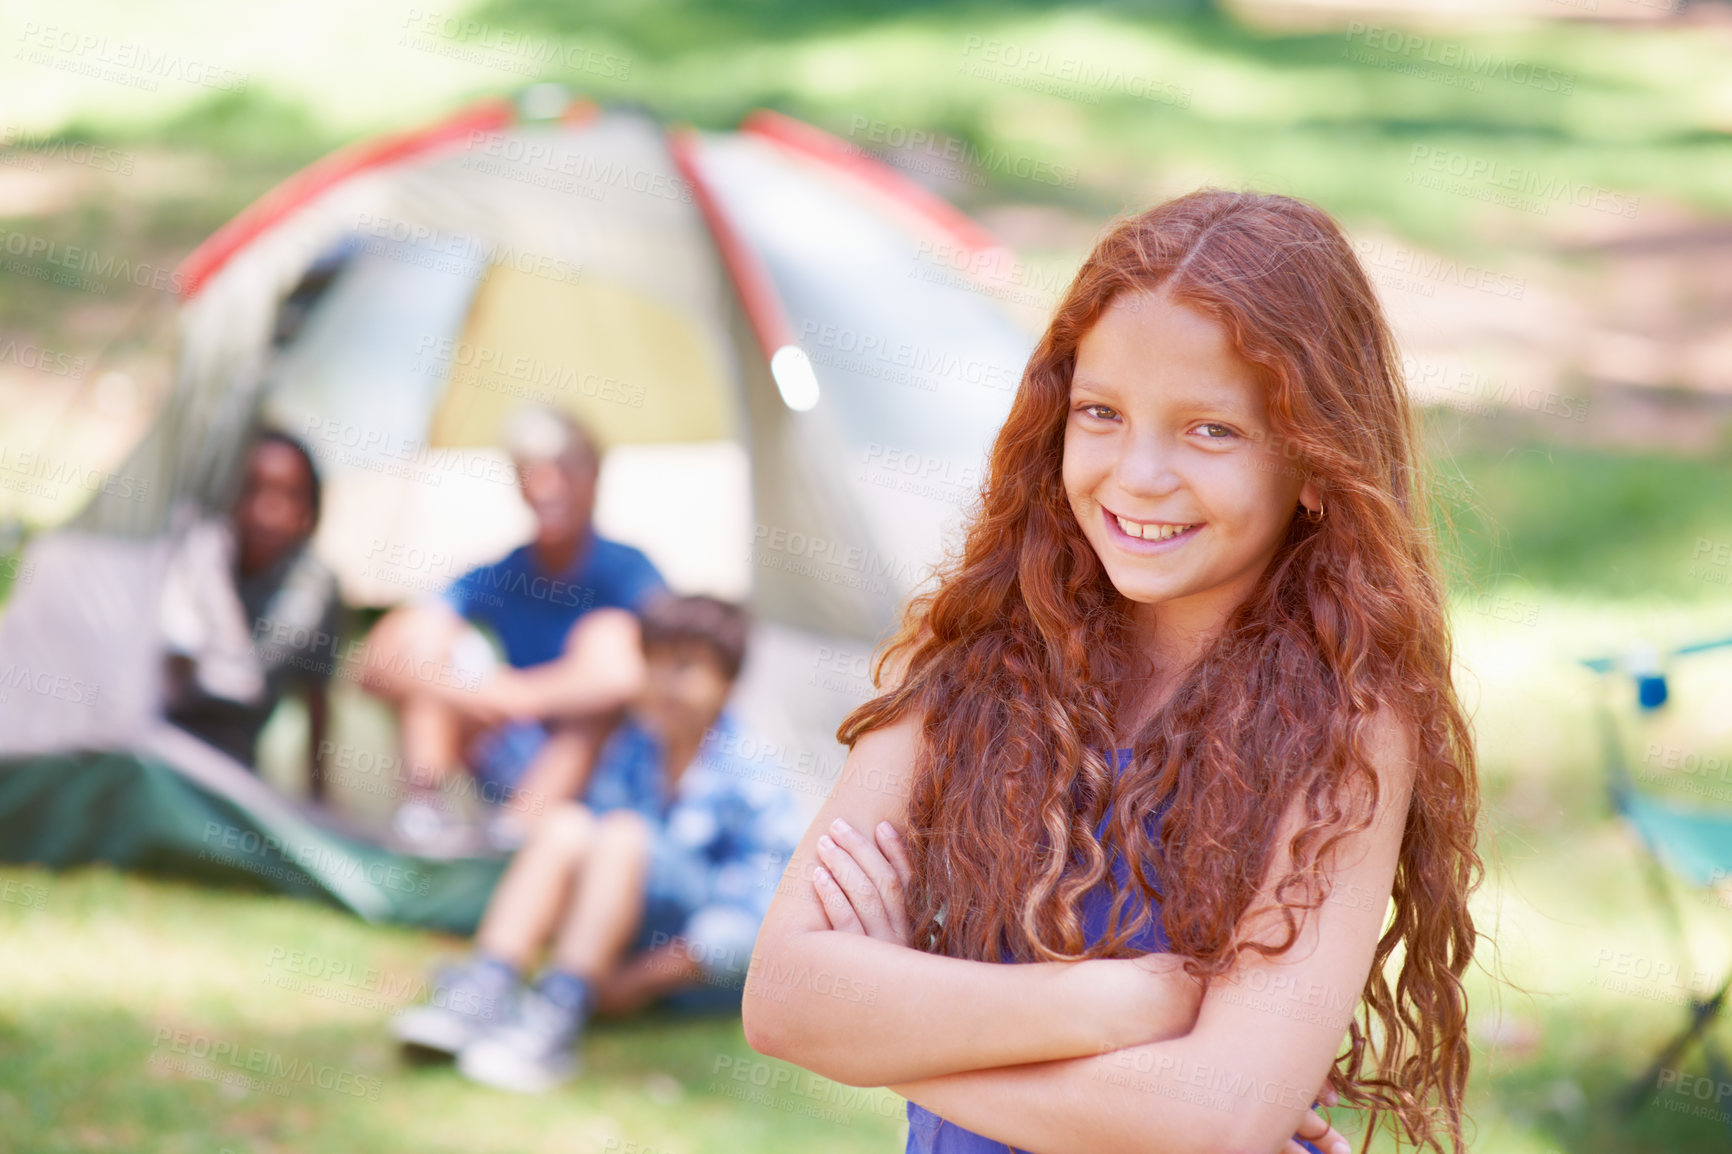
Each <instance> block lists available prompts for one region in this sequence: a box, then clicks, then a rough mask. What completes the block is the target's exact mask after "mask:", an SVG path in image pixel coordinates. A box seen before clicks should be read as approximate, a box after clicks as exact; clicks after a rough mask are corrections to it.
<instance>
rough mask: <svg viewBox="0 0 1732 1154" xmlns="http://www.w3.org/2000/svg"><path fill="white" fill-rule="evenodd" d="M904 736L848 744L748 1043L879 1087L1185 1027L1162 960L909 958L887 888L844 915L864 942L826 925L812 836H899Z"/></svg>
mask: <svg viewBox="0 0 1732 1154" xmlns="http://www.w3.org/2000/svg"><path fill="white" fill-rule="evenodd" d="M919 730H920V723H919V719H918V717H910V718H905V719H903V720H902V721H899V722H897V723H895V724H892V725H887V726H884V727H882V728H879V729H876V730H873V731H871V732H870V733H867V734H865V735H863V736H861V737H860V739H859V740H858V741H856V742H855V743H854V747H853V749H852V750H850V752H849V755H848V758H847V761H846V762H845V763H844V765H843V768H842V775H841V778H840V780H839V781H838V782H837V784H836V786H835V788H834V789H833V790H832V792H831V794H830V797H829V800H828V801H826V802H825V804H824V807H823V808H822V809H821V810H820V811H819V813H818V816H817V818H816V819H815V820H814V821H813V823H812V827H811V828H810V829H808V830H807V831H806V834H805V836H804V837H803V838H801V840H800V845H799V848H798V849H797V850H796V851H795V852H794V855H793V858H792V860H791V861H790V862H789V864H788V868H787V870H786V872H785V873H784V874H783V878H782V885H781V887H780V888H779V890H778V892H777V893H776V896H775V899H774V901H773V902H772V903H771V906H770V909H769V912H768V914H767V915H766V916H765V919H764V925H763V928H762V929H761V930H760V932H759V934H758V943H757V947H756V949H755V950H754V951H753V954H752V962H751V966H750V968H749V970H748V974H747V980H746V990H745V999H744V1005H743V1007H742V1017H743V1022H744V1025H745V1030H746V1038H747V1041H748V1042H750V1044H751V1045H752V1047H753V1048H754V1049H756V1050H757V1051H759V1052H760V1053H763V1054H769V1055H772V1056H774V1057H778V1058H783V1059H786V1060H787V1061H790V1062H793V1063H795V1064H796V1065H799V1066H802V1067H804V1068H806V1069H808V1070H811V1071H813V1072H815V1073H818V1074H822V1075H824V1076H825V1077H828V1078H832V1079H834V1080H836V1081H839V1082H844V1083H848V1084H851V1085H859V1086H882V1085H886V1084H889V1083H892V1082H908V1081H912V1080H916V1079H923V1078H931V1077H935V1076H938V1075H943V1074H951V1073H956V1072H958V1071H971V1070H980V1069H982V1068H984V1067H991V1066H1008V1065H1017V1064H1021V1063H1028V1062H1041V1061H1048V1060H1053V1059H1062V1058H1080V1057H1083V1056H1085V1055H1092V1054H1099V1053H1101V1052H1102V1051H1106V1050H1120V1049H1122V1048H1124V1047H1128V1046H1136V1045H1139V1044H1142V1043H1146V1042H1152V1041H1156V1040H1160V1039H1166V1038H1174V1037H1177V1036H1179V1035H1181V1034H1183V1033H1184V1031H1185V1030H1187V1029H1189V1028H1190V1025H1191V1022H1192V1020H1193V1019H1194V1017H1195V1014H1196V1009H1197V1004H1198V1001H1199V1000H1200V996H1201V994H1200V987H1199V986H1198V984H1197V982H1196V981H1195V980H1194V979H1192V978H1191V977H1190V976H1189V975H1187V974H1186V973H1184V971H1183V970H1182V969H1181V968H1180V967H1179V959H1177V958H1175V957H1173V956H1171V955H1164V954H1156V955H1149V956H1148V957H1146V958H1137V959H1096V960H1092V961H1086V962H1049V963H1038V964H1030V965H998V964H995V963H991V962H975V961H966V960H963V959H960V958H947V957H942V956H939V955H935V954H927V953H922V952H920V951H918V950H912V949H908V948H907V947H906V945H905V944H904V943H906V941H907V927H906V925H898V924H895V923H893V921H892V919H893V918H895V919H900V918H901V917H902V904H901V900H900V893H899V892H897V893H895V894H894V900H892V901H888V902H875V901H872V900H870V899H868V900H865V901H862V902H861V903H859V904H861V905H863V906H864V907H866V908H864V909H862V910H861V920H862V922H863V923H864V926H863V929H864V930H865V932H864V933H852V932H843V931H841V930H837V929H831V928H830V921H829V919H828V918H827V917H826V916H825V913H824V908H823V906H822V905H821V904H820V902H819V900H818V897H817V895H816V893H815V892H814V890H813V877H814V867H815V866H817V865H818V864H820V858H819V848H820V847H819V839H820V838H830V839H833V842H834V843H835V844H836V845H837V846H839V847H841V848H846V847H847V846H848V845H849V844H859V842H858V839H859V837H860V834H859V832H847V831H843V830H835V831H833V830H832V824H833V823H834V822H835V821H836V819H838V818H841V819H842V820H843V821H844V822H845V823H846V825H847V826H848V827H850V829H851V831H865V832H866V836H868V837H870V836H871V832H870V831H873V830H875V829H876V828H877V827H878V825H879V823H880V822H886V821H887V822H889V823H891V824H892V825H893V826H895V827H899V828H900V827H903V826H905V825H906V822H907V801H908V786H909V784H910V780H911V775H912V772H913V768H914V758H915V753H916V749H917V742H918V740H919ZM824 853H825V854H827V855H828V856H829V859H830V860H831V861H832V863H836V864H840V863H841V862H843V861H844V860H845V855H842V856H839V855H838V853H837V850H836V849H834V848H830V847H825V849H824ZM862 856H864V855H862ZM842 868H847V867H846V866H842ZM879 880H881V881H883V882H884V883H885V884H887V885H889V886H891V887H892V888H893V889H894V887H895V886H896V885H897V882H896V880H895V879H894V878H889V877H885V878H881V879H879ZM820 884H822V882H820ZM1319 1080H1321V1079H1319ZM1306 1101H1307V1102H1309V1101H1310V1099H1309V1098H1307V1099H1306Z"/></svg>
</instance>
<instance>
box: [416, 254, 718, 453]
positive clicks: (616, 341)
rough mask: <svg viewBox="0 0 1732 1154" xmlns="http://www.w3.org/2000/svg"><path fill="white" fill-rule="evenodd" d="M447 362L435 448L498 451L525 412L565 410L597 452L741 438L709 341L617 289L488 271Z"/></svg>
mask: <svg viewBox="0 0 1732 1154" xmlns="http://www.w3.org/2000/svg"><path fill="white" fill-rule="evenodd" d="M437 353H438V355H439V356H440V357H441V358H442V359H447V360H448V361H449V363H450V377H449V381H448V387H447V388H446V390H445V396H444V399H443V401H442V402H441V403H440V406H439V409H438V412H437V413H435V415H434V418H433V427H432V430H431V436H430V440H431V442H432V443H433V444H435V445H492V444H497V443H498V439H499V432H500V426H501V425H502V424H503V423H504V421H505V418H506V417H507V416H508V415H509V414H510V413H511V412H512V410H514V409H516V408H517V407H519V406H520V405H524V404H527V403H531V402H539V403H542V404H548V405H554V406H557V407H560V408H564V409H566V410H567V411H569V412H571V413H572V414H573V415H574V416H576V417H577V418H578V419H579V420H581V421H583V422H584V424H585V425H586V426H587V427H588V428H589V429H590V430H591V431H592V432H593V433H594V434H595V436H596V438H597V440H599V441H600V442H601V444H602V446H603V447H604V448H605V447H607V446H611V445H618V444H624V443H630V442H662V441H714V440H723V439H731V438H734V437H736V436H737V435H738V424H737V421H738V415H737V413H736V411H735V409H736V402H735V398H734V395H733V394H734V389H733V386H732V384H731V382H730V380H729V378H728V375H727V370H726V368H725V365H724V362H723V360H722V358H721V355H720V353H719V350H718V349H717V348H716V346H715V341H714V340H713V339H712V338H711V337H710V335H709V334H707V333H705V332H703V331H702V330H701V328H699V327H698V326H697V325H695V324H694V323H693V321H692V319H691V318H688V317H686V316H683V315H681V314H680V313H678V312H675V311H673V310H671V309H669V308H667V307H666V306H664V305H662V304H659V303H657V302H656V301H654V300H652V299H651V298H649V297H647V296H644V295H643V294H641V293H638V292H636V291H634V290H632V289H630V288H628V287H626V286H625V285H622V284H619V283H618V282H614V281H602V280H597V279H595V278H586V279H584V280H580V281H574V282H568V281H560V280H553V279H550V278H547V277H544V276H538V275H536V274H535V273H534V272H525V271H522V270H520V269H518V268H516V267H514V266H513V265H510V264H498V265H495V266H494V267H493V268H492V269H491V270H490V271H489V272H488V274H487V279H486V280H485V281H484V282H483V283H482V285H481V287H480V289H479V290H478V292H477V293H476V297H475V303H474V306H473V308H472V309H471V310H470V313H469V317H468V321H467V323H466V324H465V326H464V331H463V335H462V337H461V339H458V340H455V341H452V342H449V344H448V345H447V346H446V347H445V348H441V349H438V350H437Z"/></svg>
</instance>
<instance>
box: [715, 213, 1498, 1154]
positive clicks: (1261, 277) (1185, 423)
mask: <svg viewBox="0 0 1732 1154" xmlns="http://www.w3.org/2000/svg"><path fill="white" fill-rule="evenodd" d="M1399 365H1400V362H1399V360H1398V358H1397V356H1396V353H1395V351H1394V347H1393V342H1392V340H1391V337H1390V334H1389V330H1388V326H1387V324H1386V322H1385V321H1384V318H1383V316H1382V313H1381V311H1380V310H1379V307H1378V305H1377V301H1376V297H1375V295H1374V294H1373V292H1372V289H1371V286H1370V284H1369V283H1368V281H1367V279H1366V276H1365V274H1364V271H1363V270H1362V269H1361V268H1360V267H1359V264H1358V262H1357V261H1356V259H1355V257H1354V255H1353V252H1352V250H1351V248H1350V247H1349V246H1348V244H1347V243H1346V241H1345V240H1344V238H1343V237H1342V235H1341V232H1340V230H1339V228H1338V227H1337V226H1336V225H1335V223H1334V222H1333V221H1332V220H1331V219H1330V218H1329V217H1328V216H1327V215H1325V214H1324V213H1323V212H1321V211H1319V210H1318V209H1316V208H1314V207H1312V206H1310V205H1307V204H1304V203H1301V202H1299V201H1295V200H1291V199H1288V198H1285V197H1278V196H1258V195H1252V194H1239V193H1228V192H1221V191H1213V190H1211V191H1204V192H1199V193H1195V194H1192V195H1189V196H1185V197H1181V198H1179V199H1177V200H1174V201H1172V202H1170V203H1167V204H1164V205H1161V206H1159V207H1157V208H1155V209H1152V210H1150V211H1148V212H1145V213H1143V214H1141V215H1139V216H1135V217H1132V218H1130V219H1128V220H1125V221H1123V222H1122V223H1120V224H1118V225H1117V226H1116V227H1115V228H1113V229H1112V230H1111V231H1110V232H1109V233H1108V234H1107V235H1106V237H1105V238H1104V239H1102V240H1101V241H1100V242H1099V243H1098V244H1097V245H1096V247H1095V249H1094V251H1093V252H1092V253H1091V254H1090V255H1089V257H1088V259H1087V260H1086V261H1085V262H1084V264H1083V267H1082V269H1081V270H1080V271H1079V272H1078V273H1077V276H1076V279H1075V281H1074V282H1073V283H1072V284H1071V286H1070V289H1069V291H1068V292H1067V293H1066V296H1065V298H1064V301H1063V302H1062V303H1061V304H1060V306H1059V308H1058V310H1057V313H1056V315H1055V316H1054V317H1053V320H1052V322H1051V324H1050V325H1049V327H1048V329H1047V331H1046V333H1045V335H1044V336H1043V337H1042V339H1041V341H1040V344H1039V345H1038V346H1037V348H1036V349H1035V352H1034V354H1033V356H1032V357H1031V359H1030V362H1029V364H1028V367H1027V369H1026V371H1025V373H1024V376H1023V380H1022V383H1021V387H1020V388H1019V390H1018V392H1017V396H1016V400H1015V403H1014V405H1013V407H1012V409H1011V413H1010V415H1009V417H1008V418H1007V420H1006V422H1005V425H1004V427H1003V429H1002V430H1001V431H1000V432H999V435H998V438H997V441H996V443H995V444H994V446H993V450H992V456H991V463H990V468H989V470H988V474H987V477H986V479H985V482H984V484H983V486H982V491H981V496H980V499H979V503H978V505H977V506H976V508H975V509H974V510H972V514H971V517H970V523H969V527H968V532H967V536H966V540H965V541H964V543H963V546H962V550H961V553H960V555H959V556H956V557H952V558H950V559H948V560H947V562H946V564H945V566H944V567H943V568H942V569H941V571H940V573H939V576H938V580H937V581H936V583H935V585H934V586H933V587H932V588H930V589H928V590H926V591H923V592H922V593H920V594H919V595H918V596H916V597H914V598H912V599H911V600H910V602H909V604H908V606H907V610H906V613H905V616H904V619H903V622H902V627H901V629H900V630H899V631H898V633H897V635H896V636H895V637H894V638H893V639H892V641H891V642H890V644H889V646H888V647H887V649H886V650H885V652H884V653H883V654H882V655H881V656H880V658H879V662H878V665H877V667H876V669H875V683H876V684H878V685H879V686H880V693H879V695H878V696H877V697H876V698H874V699H873V700H872V701H870V702H868V703H866V704H865V705H862V706H861V707H860V708H858V709H857V710H855V711H854V712H853V713H852V714H850V715H849V716H848V718H847V719H845V720H844V722H843V723H842V725H841V727H840V729H839V730H838V733H837V736H838V738H839V739H840V740H842V741H843V742H844V743H846V744H848V745H849V746H850V752H849V756H848V759H847V762H846V763H845V765H844V768H843V772H842V775H841V778H840V780H839V781H838V783H837V785H836V787H835V789H834V791H833V793H832V794H831V796H830V798H829V800H828V801H827V802H826V804H825V806H824V808H823V810H822V811H821V812H820V813H819V815H818V818H817V820H816V821H815V822H814V823H813V826H812V828H811V829H810V830H808V831H807V833H806V836H805V838H804V839H803V840H802V842H801V845H800V848H799V850H798V852H797V853H796V854H795V856H794V858H793V860H792V862H791V863H790V869H789V871H788V874H787V876H786V879H785V884H784V886H783V890H782V892H781V893H779V894H778V896H777V898H776V901H775V903H774V904H773V905H772V907H771V909H770V912H769V915H768V917H767V919H766V921H765V923H764V927H763V930H762V932H761V934H760V936H759V939H758V946H757V951H756V955H755V956H754V958H753V965H752V968H751V973H752V976H751V978H750V980H749V982H748V985H747V989H746V1001H745V1007H744V1015H745V1016H744V1021H745V1028H746V1034H747V1038H748V1039H749V1041H750V1042H751V1044H752V1045H753V1046H754V1047H756V1048H757V1049H758V1050H760V1051H762V1052H764V1053H767V1054H772V1055H775V1056H777V1057H781V1058H785V1059H787V1060H788V1061H791V1062H795V1063H797V1064H799V1065H801V1066H804V1067H806V1068H808V1069H811V1070H813V1071H815V1072H817V1073H820V1074H823V1075H826V1076H828V1077H831V1078H834V1079H836V1080H838V1081H842V1082H846V1083H850V1084H854V1085H887V1086H889V1087H891V1088H892V1089H894V1090H895V1091H896V1092H897V1093H899V1094H901V1095H903V1096H904V1097H906V1098H907V1099H908V1100H909V1105H908V1116H909V1136H908V1149H909V1150H928V1151H985V1150H1003V1149H1005V1148H1006V1147H1016V1148H1026V1149H1029V1150H1038V1151H1041V1152H1042V1154H1056V1152H1059V1151H1070V1150H1075V1151H1089V1152H1099V1151H1108V1150H1151V1149H1153V1150H1161V1151H1165V1152H1169V1154H1176V1152H1186V1151H1198V1152H1214V1151H1223V1152H1225V1151H1269V1152H1274V1151H1278V1150H1283V1149H1286V1150H1293V1149H1297V1148H1301V1147H1299V1140H1300V1139H1315V1140H1316V1141H1318V1142H1319V1143H1320V1144H1321V1145H1323V1146H1324V1148H1327V1149H1341V1150H1345V1148H1346V1143H1345V1141H1344V1140H1342V1139H1341V1138H1340V1136H1339V1135H1337V1134H1335V1133H1334V1132H1333V1131H1330V1130H1328V1129H1327V1126H1326V1124H1325V1123H1323V1122H1322V1120H1321V1119H1320V1118H1318V1117H1317V1116H1316V1115H1315V1114H1314V1113H1312V1111H1311V1110H1310V1107H1311V1106H1313V1105H1314V1104H1315V1102H1316V1101H1317V1100H1318V1099H1321V1100H1323V1101H1324V1102H1326V1103H1333V1102H1334V1101H1336V1100H1337V1094H1339V1095H1340V1096H1341V1097H1344V1098H1346V1099H1347V1100H1348V1101H1350V1102H1352V1103H1353V1104H1355V1105H1363V1106H1365V1107H1367V1108H1369V1109H1370V1111H1371V1113H1370V1118H1369V1124H1368V1125H1367V1127H1366V1135H1367V1144H1369V1136H1370V1134H1371V1133H1372V1132H1373V1131H1375V1130H1376V1129H1377V1128H1378V1126H1379V1124H1380V1123H1381V1122H1385V1121H1390V1122H1392V1123H1393V1124H1394V1127H1395V1128H1396V1129H1398V1131H1399V1132H1401V1133H1402V1134H1403V1135H1404V1136H1405V1137H1406V1139H1407V1140H1409V1141H1412V1142H1413V1143H1414V1144H1415V1145H1416V1146H1421V1147H1427V1148H1431V1149H1434V1150H1437V1151H1439V1152H1441V1151H1442V1149H1443V1141H1444V1139H1445V1138H1446V1137H1447V1139H1448V1140H1449V1141H1450V1143H1451V1145H1452V1147H1453V1148H1454V1149H1455V1150H1457V1151H1459V1149H1460V1147H1461V1138H1462V1121H1461V1114H1462V1103H1463V1094H1464V1092H1465V1089H1466V1082H1467V1071H1468V1044H1467V1038H1466V999H1465V995H1464V992H1463V988H1462V982H1461V976H1462V974H1463V972H1464V970H1465V969H1466V967H1467V965H1468V962H1469V960H1470V958H1471V957H1472V954H1473V948H1474V945H1475V939H1476V934H1475V930H1474V926H1473V922H1472V919H1471V918H1470V916H1469V914H1468V908H1467V900H1468V896H1469V893H1470V892H1471V891H1472V889H1473V888H1474V887H1475V886H1476V885H1477V884H1478V882H1479V879H1480V872H1481V863H1480V860H1479V857H1478V855H1477V853H1476V851H1475V847H1474V833H1475V822H1476V818H1477V813H1478V788H1477V782H1476V778H1475V769H1474V759H1473V752H1472V748H1471V745H1470V739H1469V731H1468V725H1467V722H1466V719H1465V717H1464V715H1463V713H1462V710H1461V707H1460V705H1459V703H1458V702H1457V700H1456V696H1455V693H1454V690H1453V688H1452V684H1451V680H1450V642H1449V636H1448V631H1447V626H1446V621H1445V615H1444V606H1443V590H1442V588H1441V584H1440V581H1439V578H1438V575H1437V566H1436V562H1435V559H1434V556H1433V552H1432V545H1431V537H1430V534H1429V531H1428V529H1427V527H1426V519H1425V508H1426V507H1425V500H1424V497H1423V494H1422V493H1421V490H1420V486H1419V478H1418V475H1417V469H1418V467H1417V465H1416V462H1415V460H1414V454H1415V439H1416V434H1415V427H1414V422H1413V417H1412V413H1411V410H1410V408H1409V405H1408V401H1407V398H1406V395H1405V392H1404V389H1403V386H1402V383H1401V379H1400V371H1399ZM808 879H809V880H808ZM1397 953H1399V974H1398V976H1397V977H1396V980H1395V984H1394V986H1393V988H1392V987H1391V985H1390V981H1389V976H1388V973H1387V971H1388V969H1389V963H1390V962H1391V959H1392V958H1393V957H1395V956H1396V955H1397ZM1005 962H1015V963H1021V964H1017V965H1005V964H1000V963H1005ZM844 990H845V991H849V992H850V995H849V996H842V995H840V994H838V992H837V991H844ZM859 991H867V992H869V993H870V995H871V996H870V997H866V996H861V997H854V996H852V994H853V993H857V992H859ZM1296 1132H1297V1137H1295V1134H1296ZM1310 1148H1311V1149H1316V1147H1310Z"/></svg>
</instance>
